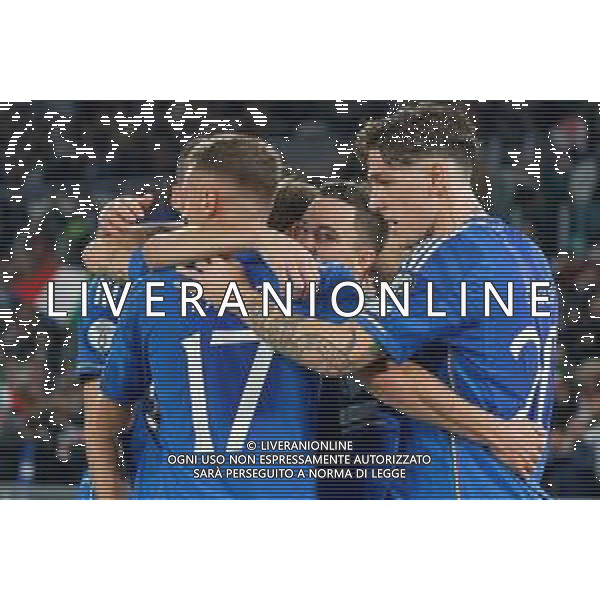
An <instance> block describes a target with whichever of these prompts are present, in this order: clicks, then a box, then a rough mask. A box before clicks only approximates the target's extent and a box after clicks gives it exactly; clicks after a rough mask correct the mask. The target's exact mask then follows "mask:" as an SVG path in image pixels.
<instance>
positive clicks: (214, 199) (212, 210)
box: [202, 190, 221, 218]
mask: <svg viewBox="0 0 600 600" xmlns="http://www.w3.org/2000/svg"><path fill="white" fill-rule="evenodd" d="M220 204H221V196H220V194H219V192H218V191H216V190H211V191H210V192H206V193H205V194H204V199H203V206H202V208H203V210H204V212H205V213H206V215H207V217H209V218H210V217H214V216H215V215H216V214H217V213H218V212H219V206H220Z"/></svg>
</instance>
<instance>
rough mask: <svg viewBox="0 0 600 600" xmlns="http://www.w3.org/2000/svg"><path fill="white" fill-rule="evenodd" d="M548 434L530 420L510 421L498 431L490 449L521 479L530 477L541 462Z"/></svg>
mask: <svg viewBox="0 0 600 600" xmlns="http://www.w3.org/2000/svg"><path fill="white" fill-rule="evenodd" d="M547 440H548V432H547V431H546V430H545V429H544V428H543V427H542V426H541V425H540V424H539V423H534V422H533V421H529V420H516V421H508V422H507V423H506V424H505V425H504V426H502V427H500V428H498V429H496V431H495V432H494V438H493V440H491V443H490V447H491V450H492V452H493V453H494V454H495V456H496V457H497V458H498V459H499V460H501V461H502V462H503V463H504V464H505V465H507V466H508V467H510V468H511V469H512V470H513V471H515V472H516V473H517V474H518V475H520V476H521V477H524V478H527V477H529V476H530V475H531V474H532V473H533V471H534V470H535V468H536V466H537V465H538V464H539V461H540V460H541V458H542V456H543V453H544V450H545V448H546V444H547Z"/></svg>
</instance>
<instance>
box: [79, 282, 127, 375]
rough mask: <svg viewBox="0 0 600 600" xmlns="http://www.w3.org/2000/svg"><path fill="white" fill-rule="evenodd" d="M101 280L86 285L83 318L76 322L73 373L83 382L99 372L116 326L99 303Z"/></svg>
mask: <svg viewBox="0 0 600 600" xmlns="http://www.w3.org/2000/svg"><path fill="white" fill-rule="evenodd" d="M103 281H105V280H104V279H102V278H99V277H97V278H94V279H93V280H92V281H91V282H90V285H89V288H88V310H87V316H86V317H81V318H80V319H79V321H78V323H77V331H76V339H77V352H76V358H75V374H76V375H77V376H78V377H80V378H81V379H84V380H85V379H91V378H95V377H98V376H99V375H100V374H101V373H102V369H103V367H104V363H105V361H106V357H107V356H108V353H109V352H110V345H111V343H112V338H113V336H114V333H115V330H116V327H117V325H116V322H117V319H116V318H115V317H114V316H113V315H112V313H111V312H110V310H109V308H108V305H107V304H105V303H103V301H102V299H103V296H102V287H101V286H102V282H103Z"/></svg>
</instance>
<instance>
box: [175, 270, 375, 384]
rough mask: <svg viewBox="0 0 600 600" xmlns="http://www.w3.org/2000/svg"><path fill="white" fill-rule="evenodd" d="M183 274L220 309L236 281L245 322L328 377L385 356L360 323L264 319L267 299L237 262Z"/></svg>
mask: <svg viewBox="0 0 600 600" xmlns="http://www.w3.org/2000/svg"><path fill="white" fill-rule="evenodd" d="M180 272H181V273H182V274H183V275H185V276H186V277H189V278H190V279H192V280H195V281H197V282H199V283H201V284H202V286H203V290H204V296H203V297H204V298H205V299H206V300H208V301H209V302H212V303H213V304H215V305H217V306H218V305H219V304H220V303H221V301H222V299H223V293H224V289H225V288H224V286H223V282H224V281H234V282H236V283H237V286H238V289H239V291H240V293H241V295H242V298H243V300H244V304H245V307H246V313H245V314H243V315H241V319H242V320H243V321H244V322H245V323H246V325H248V327H250V328H251V329H252V330H253V331H254V332H255V333H256V334H257V335H258V336H259V337H260V338H262V339H263V340H265V341H266V342H268V343H269V345H271V346H272V347H273V348H274V349H275V350H276V351H277V352H280V353H282V354H285V355H286V356H288V357H290V358H292V359H294V360H295V361H296V362H298V363H299V364H301V365H303V366H305V367H308V368H309V369H314V370H315V371H318V372H319V373H322V374H323V375H330V376H335V377H339V376H343V375H347V374H350V373H352V372H354V371H357V370H359V369H362V368H364V367H366V366H367V365H368V364H370V363H371V362H372V361H373V360H374V359H375V358H377V356H378V355H379V349H378V347H377V346H376V344H375V343H374V342H373V340H372V339H371V337H370V336H369V335H368V334H367V333H366V331H364V330H363V329H362V327H361V326H360V325H359V324H358V323H355V322H350V321H347V322H345V323H342V324H339V323H335V324H334V323H328V322H326V321H323V320H320V319H317V318H310V317H308V318H305V317H298V318H296V317H284V316H280V315H276V314H273V313H271V314H270V315H269V317H268V318H267V317H264V316H263V315H262V296H261V295H260V294H259V293H258V292H257V291H256V290H255V289H254V287H253V286H252V285H251V284H250V282H249V281H248V279H247V277H246V274H245V273H244V271H243V269H242V268H241V267H240V265H239V264H238V263H237V262H235V261H214V262H213V263H212V264H210V265H207V266H202V267H201V268H198V269H197V270H193V269H180Z"/></svg>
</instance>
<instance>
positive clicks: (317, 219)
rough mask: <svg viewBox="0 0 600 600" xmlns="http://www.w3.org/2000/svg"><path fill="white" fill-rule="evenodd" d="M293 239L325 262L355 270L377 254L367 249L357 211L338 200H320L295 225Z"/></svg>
mask: <svg viewBox="0 0 600 600" xmlns="http://www.w3.org/2000/svg"><path fill="white" fill-rule="evenodd" d="M290 233H291V235H292V237H294V239H296V240H297V241H298V242H300V243H301V244H302V245H303V246H304V247H305V248H307V249H308V250H310V252H312V253H313V254H314V255H315V256H316V257H317V258H318V259H319V260H321V261H334V262H340V263H343V264H345V265H346V266H349V267H350V268H351V269H353V270H355V269H356V268H357V267H358V266H359V265H362V264H363V263H364V262H365V261H367V260H368V261H369V262H372V260H373V259H374V252H369V251H366V250H364V247H365V244H364V243H363V242H362V240H361V239H360V234H359V231H358V229H357V226H356V209H354V208H353V207H351V206H349V205H348V204H346V203H345V202H343V201H341V200H336V199H334V198H317V199H316V200H315V201H314V202H313V203H312V204H311V205H310V207H309V208H308V209H307V211H306V212H305V213H304V217H303V218H302V220H301V221H299V222H297V223H296V224H295V225H293V226H292V228H291V231H290Z"/></svg>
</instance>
